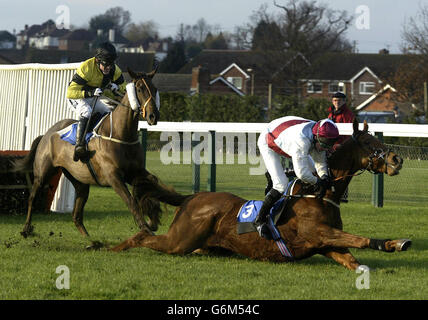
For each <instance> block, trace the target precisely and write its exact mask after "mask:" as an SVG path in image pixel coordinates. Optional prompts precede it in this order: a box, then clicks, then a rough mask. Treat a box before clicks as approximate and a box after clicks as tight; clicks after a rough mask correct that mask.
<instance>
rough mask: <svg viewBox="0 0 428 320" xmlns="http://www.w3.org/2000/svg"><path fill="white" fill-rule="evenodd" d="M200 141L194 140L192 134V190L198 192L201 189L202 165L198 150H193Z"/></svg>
mask: <svg viewBox="0 0 428 320" xmlns="http://www.w3.org/2000/svg"><path fill="white" fill-rule="evenodd" d="M198 143H199V141H196V140H193V134H192V152H191V155H192V192H193V193H197V192H199V190H200V179H201V165H200V155H199V154H198V153H197V152H195V153H194V152H193V148H194V147H195V146H196V145H197V144H198Z"/></svg>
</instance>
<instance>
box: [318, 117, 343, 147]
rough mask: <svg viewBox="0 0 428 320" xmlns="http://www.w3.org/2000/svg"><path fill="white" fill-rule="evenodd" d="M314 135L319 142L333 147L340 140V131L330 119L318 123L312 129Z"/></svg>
mask: <svg viewBox="0 0 428 320" xmlns="http://www.w3.org/2000/svg"><path fill="white" fill-rule="evenodd" d="M312 133H313V135H314V137H316V139H317V140H318V141H321V142H324V143H326V144H330V145H333V143H334V142H335V141H336V140H337V138H339V129H337V126H336V124H335V123H334V122H333V121H331V120H330V119H323V120H320V121H318V122H317V123H316V124H315V125H314V126H313V128H312Z"/></svg>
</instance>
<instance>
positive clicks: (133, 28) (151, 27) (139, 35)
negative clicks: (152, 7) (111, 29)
mask: <svg viewBox="0 0 428 320" xmlns="http://www.w3.org/2000/svg"><path fill="white" fill-rule="evenodd" d="M124 36H125V37H126V38H127V39H128V40H130V41H133V42H142V41H145V40H147V39H152V40H154V39H157V38H159V32H158V26H157V24H156V23H155V22H154V21H152V20H149V21H146V22H140V23H138V24H135V23H131V24H130V25H129V26H128V27H127V28H126V32H125V33H124Z"/></svg>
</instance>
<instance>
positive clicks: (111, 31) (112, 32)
mask: <svg viewBox="0 0 428 320" xmlns="http://www.w3.org/2000/svg"><path fill="white" fill-rule="evenodd" d="M108 41H110V42H114V29H110V30H109V31H108Z"/></svg>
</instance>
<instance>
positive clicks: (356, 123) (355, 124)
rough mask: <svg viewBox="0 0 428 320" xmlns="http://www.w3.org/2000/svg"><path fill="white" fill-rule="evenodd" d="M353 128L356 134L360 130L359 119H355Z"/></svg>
mask: <svg viewBox="0 0 428 320" xmlns="http://www.w3.org/2000/svg"><path fill="white" fill-rule="evenodd" d="M352 127H353V129H354V134H356V133H357V132H358V120H357V118H355V119H354V123H353V126H352Z"/></svg>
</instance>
